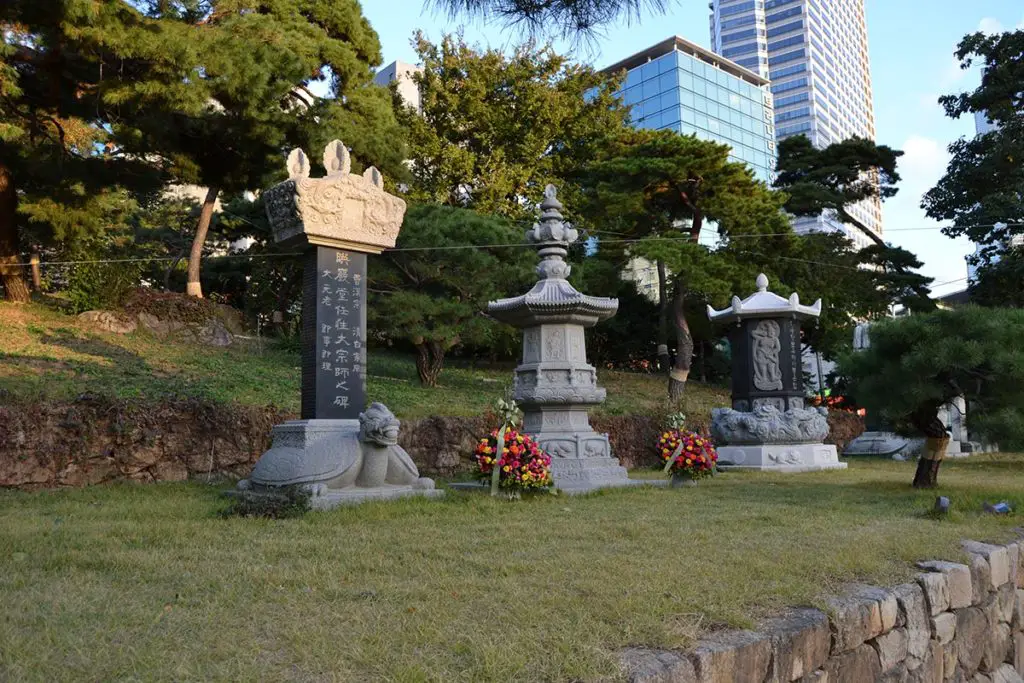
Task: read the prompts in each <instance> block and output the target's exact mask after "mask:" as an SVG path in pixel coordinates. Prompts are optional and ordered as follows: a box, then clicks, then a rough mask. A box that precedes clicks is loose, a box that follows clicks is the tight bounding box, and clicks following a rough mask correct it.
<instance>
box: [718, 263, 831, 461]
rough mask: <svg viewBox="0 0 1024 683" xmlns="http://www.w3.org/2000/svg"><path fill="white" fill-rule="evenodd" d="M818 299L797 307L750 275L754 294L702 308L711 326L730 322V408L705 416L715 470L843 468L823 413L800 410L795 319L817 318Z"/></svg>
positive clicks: (762, 278) (821, 410) (765, 280)
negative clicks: (828, 440) (708, 421)
mask: <svg viewBox="0 0 1024 683" xmlns="http://www.w3.org/2000/svg"><path fill="white" fill-rule="evenodd" d="M820 314H821V301H820V300H819V301H817V302H816V303H815V304H814V305H813V306H802V305H801V304H800V297H799V296H797V295H796V293H794V294H793V295H792V296H790V297H789V299H784V298H782V297H781V296H778V295H777V294H773V293H772V292H769V291H768V278H767V277H765V276H764V274H761V275H758V276H757V291H756V292H755V293H754V294H752V295H750V296H749V297H747V298H746V299H744V300H742V301H740V299H739V297H735V296H734V297H733V298H732V305H731V306H730V307H729V308H726V309H724V310H721V311H716V310H715V309H713V308H712V307H711V306H708V318H710V320H711V321H712V322H724V323H730V324H732V327H731V330H730V333H729V345H730V347H731V348H732V408H717V409H715V410H714V411H713V412H712V415H711V435H712V436H713V437H714V439H715V440H716V441H717V442H718V466H719V467H720V468H721V469H745V470H774V471H781V472H809V471H815V470H829V469H842V468H845V467H846V463H841V462H839V459H838V457H837V455H836V447H835V446H829V445H825V444H824V443H822V442H823V441H824V440H825V438H826V437H828V417H827V416H828V411H827V410H826V409H824V408H806V407H805V406H804V392H803V365H802V362H801V353H800V322H799V321H800V319H801V318H817V317H818V316H819V315H820Z"/></svg>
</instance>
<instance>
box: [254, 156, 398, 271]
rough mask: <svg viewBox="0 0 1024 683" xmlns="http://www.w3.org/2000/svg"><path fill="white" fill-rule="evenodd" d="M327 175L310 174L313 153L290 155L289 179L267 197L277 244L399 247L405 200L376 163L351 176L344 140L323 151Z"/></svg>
mask: <svg viewBox="0 0 1024 683" xmlns="http://www.w3.org/2000/svg"><path fill="white" fill-rule="evenodd" d="M323 165H324V168H325V169H326V170H327V175H325V176H324V177H322V178H310V177H309V171H310V163H309V157H308V156H306V153H305V152H303V151H302V150H301V149H293V150H292V152H291V154H289V155H288V163H287V168H288V180H285V181H284V182H282V183H278V184H277V185H275V186H274V187H272V188H270V189H269V190H267V191H266V192H265V193H264V195H263V197H264V203H265V205H266V210H267V218H268V220H269V221H270V226H271V228H272V229H273V231H274V240H275V241H276V242H303V241H304V242H305V243H308V244H314V245H320V246H326V247H335V248H338V249H347V250H351V251H359V252H365V253H369V254H379V253H380V252H381V251H383V250H384V249H388V248H391V247H393V246H395V240H396V239H398V231H399V230H400V229H401V227H402V219H403V218H404V217H405V202H404V201H403V200H402V199H400V198H398V197H396V196H394V195H391V194H388V193H387V192H385V191H384V177H383V176H382V175H381V173H380V171H378V170H377V169H376V168H374V167H373V166H371V167H369V168H367V169H366V170H365V171H364V172H363V174H362V175H361V176H360V175H352V173H351V166H352V162H351V158H350V156H349V151H348V149H347V148H346V147H345V145H344V144H342V142H341V141H340V140H334V141H333V142H331V143H329V144H328V145H327V147H326V148H325V149H324V155H323Z"/></svg>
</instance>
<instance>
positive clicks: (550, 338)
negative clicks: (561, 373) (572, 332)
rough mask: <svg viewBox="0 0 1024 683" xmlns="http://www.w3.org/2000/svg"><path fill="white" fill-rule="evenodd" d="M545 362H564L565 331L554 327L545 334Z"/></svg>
mask: <svg viewBox="0 0 1024 683" xmlns="http://www.w3.org/2000/svg"><path fill="white" fill-rule="evenodd" d="M544 355H545V356H546V360H565V331H564V330H562V329H561V328H558V327H556V328H555V329H553V330H550V331H549V332H548V333H547V341H545V342H544Z"/></svg>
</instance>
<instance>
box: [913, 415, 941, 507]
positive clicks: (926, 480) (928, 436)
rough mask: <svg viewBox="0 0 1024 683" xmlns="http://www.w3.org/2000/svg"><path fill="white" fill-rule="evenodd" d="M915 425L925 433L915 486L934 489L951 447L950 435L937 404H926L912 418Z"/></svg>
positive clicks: (915, 475) (915, 476)
mask: <svg viewBox="0 0 1024 683" xmlns="http://www.w3.org/2000/svg"><path fill="white" fill-rule="evenodd" d="M911 421H912V423H913V424H914V426H915V427H916V428H917V429H918V430H919V431H920V432H921V433H922V434H924V435H925V440H924V449H923V450H922V452H921V457H920V458H919V459H918V461H917V471H916V472H915V473H914V482H913V487H914V488H915V489H933V488H935V487H936V486H938V485H939V467H940V466H941V465H942V459H943V458H945V457H946V448H948V447H949V435H948V434H947V433H946V427H945V425H943V424H942V421H941V420H940V419H939V416H938V410H937V409H936V407H935V406H932V405H925V406H922V407H921V409H920V410H919V411H918V412H917V414H916V415H914V416H913V417H912V418H911Z"/></svg>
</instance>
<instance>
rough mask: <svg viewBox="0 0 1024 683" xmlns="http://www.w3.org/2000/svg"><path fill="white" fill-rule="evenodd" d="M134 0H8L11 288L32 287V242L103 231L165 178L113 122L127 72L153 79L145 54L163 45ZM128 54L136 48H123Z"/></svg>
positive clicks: (6, 220)
mask: <svg viewBox="0 0 1024 683" xmlns="http://www.w3.org/2000/svg"><path fill="white" fill-rule="evenodd" d="M151 28H152V26H150V25H149V24H147V22H145V21H144V20H143V19H142V17H141V16H140V15H139V13H138V12H137V11H135V10H134V9H133V8H132V7H130V6H129V5H128V4H126V3H124V2H121V1H115V0H106V1H104V2H91V1H89V0H67V1H64V2H56V1H55V0H36V1H29V0H11V1H9V2H4V3H3V4H2V5H0V33H2V39H0V281H2V284H3V287H4V291H5V294H6V297H7V298H8V299H11V300H16V301H26V300H27V299H28V297H29V292H28V288H27V286H26V283H25V279H24V273H23V269H22V268H20V267H18V266H14V265H11V264H16V263H19V262H21V261H22V260H23V256H22V254H23V247H25V246H26V244H25V243H26V242H28V243H30V244H33V245H39V244H45V243H49V242H52V241H53V240H64V239H75V238H80V237H83V236H87V235H95V234H96V233H98V232H100V231H101V230H102V229H103V227H104V226H105V225H107V224H108V223H110V222H112V221H114V220H116V216H117V215H118V214H119V213H121V212H122V211H123V210H124V208H125V207H124V202H125V199H126V195H125V193H124V189H130V190H133V191H134V192H135V193H137V194H139V195H144V194H145V193H147V192H150V191H153V190H155V188H156V187H158V186H159V183H160V178H159V176H158V175H157V174H156V173H155V172H154V169H152V168H150V167H149V165H148V164H147V163H146V162H145V160H143V159H139V158H137V157H132V156H130V155H128V154H125V153H124V150H122V149H121V148H120V147H119V146H118V145H117V144H116V143H117V136H116V135H115V134H114V133H115V131H114V130H113V128H112V127H111V126H110V123H111V122H112V121H115V120H116V121H118V129H119V130H126V129H128V128H129V126H128V124H127V123H126V122H121V121H120V119H119V118H118V111H117V100H118V98H116V97H114V96H113V95H112V93H113V92H114V91H116V90H117V88H118V87H119V85H120V84H121V83H123V82H124V81H126V80H133V81H135V82H136V84H137V86H138V87H139V88H140V89H142V88H145V85H146V83H147V82H148V81H147V80H146V79H145V77H144V74H140V73H139V70H138V69H137V64H138V62H140V61H144V60H146V59H147V58H149V57H152V56H153V55H154V54H155V53H156V52H157V51H158V49H157V47H156V46H155V44H154V41H153V40H152V35H151V33H150V29H151ZM126 55H130V58H125V56H126Z"/></svg>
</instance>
